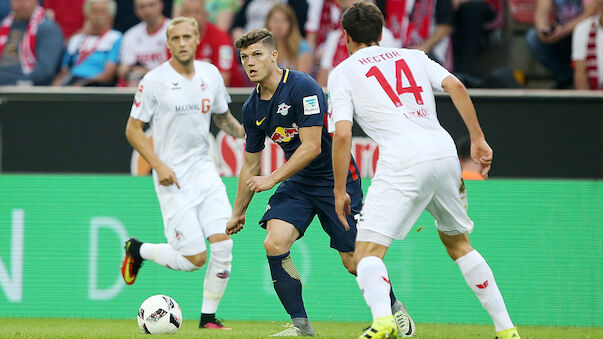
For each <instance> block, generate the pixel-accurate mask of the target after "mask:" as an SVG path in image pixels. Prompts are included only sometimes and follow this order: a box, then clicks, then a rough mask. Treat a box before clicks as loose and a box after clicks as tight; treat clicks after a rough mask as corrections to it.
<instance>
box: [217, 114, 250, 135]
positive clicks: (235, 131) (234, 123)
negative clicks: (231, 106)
mask: <svg viewBox="0 0 603 339" xmlns="http://www.w3.org/2000/svg"><path fill="white" fill-rule="evenodd" d="M213 118H214V122H215V123H216V126H218V128H220V129H221V130H223V131H224V132H225V133H226V134H228V135H230V136H232V137H235V138H241V139H242V138H245V129H244V128H243V125H241V123H240V122H239V121H238V120H237V119H235V117H234V116H232V114H231V113H230V110H228V111H226V113H224V114H214V115H213Z"/></svg>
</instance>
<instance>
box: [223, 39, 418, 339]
mask: <svg viewBox="0 0 603 339" xmlns="http://www.w3.org/2000/svg"><path fill="white" fill-rule="evenodd" d="M235 46H236V47H237V49H239V51H240V54H241V62H242V64H243V67H244V68H245V71H246V72H247V75H248V76H249V79H250V80H251V81H253V82H255V83H257V84H258V85H257V87H256V89H255V90H254V91H253V93H252V94H251V95H250V97H249V98H248V99H247V101H246V102H245V104H244V105H243V126H244V127H245V132H246V135H247V137H246V138H247V142H246V146H245V160H244V163H243V167H242V168H241V172H240V174H239V184H238V189H237V196H236V199H235V203H234V208H233V214H232V217H231V219H230V220H229V221H228V223H227V226H226V232H227V233H228V234H234V233H237V232H239V231H240V230H241V229H242V228H243V226H244V224H245V211H246V210H247V207H248V206H249V203H250V201H251V199H252V197H253V194H254V193H255V192H262V191H266V190H269V189H271V188H272V187H274V186H275V185H276V184H278V183H281V184H280V186H279V187H278V189H277V190H276V192H275V193H274V195H273V196H272V197H271V198H270V200H269V204H268V208H267V210H266V213H265V214H264V216H263V217H262V218H261V220H260V225H261V226H262V227H264V228H266V231H267V234H266V239H265V241H264V247H265V249H266V254H267V259H268V263H269V266H270V272H271V275H272V280H273V282H274V289H275V290H276V293H277V295H278V296H279V299H280V300H281V303H282V304H283V306H284V307H285V310H286V311H287V313H289V315H290V316H291V319H292V325H291V326H290V327H289V328H287V329H286V330H284V331H282V332H279V333H277V334H275V335H274V336H312V335H314V330H313V328H312V325H311V324H310V322H309V320H308V316H307V314H306V310H305V308H304V304H303V300H302V283H301V277H300V275H299V273H298V271H297V269H296V267H295V265H294V264H293V261H292V260H291V257H290V255H289V251H290V248H291V246H292V245H293V243H294V242H295V241H296V240H297V239H299V238H301V237H302V236H303V235H304V232H305V231H306V229H307V228H308V226H309V225H310V223H311V221H312V219H313V218H314V216H315V215H318V218H319V220H320V223H321V224H322V227H323V229H324V230H325V232H327V234H328V235H329V236H330V238H331V247H332V248H334V249H335V250H337V251H339V254H340V255H341V260H342V262H343V265H344V266H345V267H346V268H347V269H348V271H349V272H350V273H352V274H356V268H355V267H354V264H353V261H352V259H353V254H354V241H355V237H356V222H355V219H354V215H356V214H358V212H359V211H360V209H361V207H362V188H361V183H360V178H359V177H358V167H357V166H356V163H355V162H354V160H353V159H351V161H350V164H349V170H348V175H347V192H348V194H349V195H350V197H351V208H350V209H351V210H350V212H351V213H349V214H350V215H349V216H348V225H349V226H344V225H343V224H342V223H341V221H340V220H339V219H338V218H337V215H336V213H335V205H334V201H335V200H334V195H333V169H332V165H331V136H330V135H329V133H328V132H327V127H326V119H327V115H326V112H327V100H326V96H325V94H324V92H323V91H322V88H321V87H320V86H319V85H318V83H316V81H315V80H314V79H312V78H311V77H310V76H309V75H307V74H305V73H302V72H297V71H294V70H290V69H281V68H279V67H278V65H277V58H278V51H276V49H275V44H274V37H273V36H272V33H271V32H270V31H268V30H267V29H257V30H253V31H250V32H248V33H247V34H245V35H243V36H242V37H241V38H240V39H239V40H237V42H236V43H235ZM266 136H268V137H269V138H270V139H272V141H274V142H276V143H278V144H279V145H280V146H281V148H282V149H283V151H284V153H285V158H286V159H287V162H286V163H285V164H284V165H283V166H281V167H280V168H278V169H277V170H275V171H274V172H272V173H271V174H270V175H267V176H261V175H260V170H261V159H262V150H263V149H264V142H265V139H266ZM391 300H392V310H393V313H394V314H397V315H398V317H399V319H400V324H401V326H402V327H403V332H405V333H406V332H408V333H409V335H410V334H414V324H412V320H411V319H410V317H409V316H408V315H407V313H406V310H405V308H404V306H403V305H402V304H401V303H400V302H399V301H397V299H396V298H395V297H393V293H392V298H391ZM409 330H410V331H409Z"/></svg>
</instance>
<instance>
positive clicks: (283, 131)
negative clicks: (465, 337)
mask: <svg viewBox="0 0 603 339" xmlns="http://www.w3.org/2000/svg"><path fill="white" fill-rule="evenodd" d="M296 134H299V128H298V127H297V125H296V124H293V126H291V127H280V126H279V127H277V128H275V129H274V132H273V133H272V136H270V139H272V141H274V142H276V143H279V144H280V143H283V142H289V141H291V139H293V138H294V137H295V135H296Z"/></svg>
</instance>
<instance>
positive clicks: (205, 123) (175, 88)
mask: <svg viewBox="0 0 603 339" xmlns="http://www.w3.org/2000/svg"><path fill="white" fill-rule="evenodd" d="M194 65H195V75H194V77H193V78H192V79H191V80H189V79H186V78H185V77H183V76H182V75H180V74H179V73H178V72H176V71H175V70H174V68H172V66H171V65H170V63H169V62H164V63H163V64H161V65H160V66H159V67H157V68H155V69H153V70H151V71H150V72H148V73H147V74H145V76H144V78H143V79H142V80H141V81H140V84H139V85H138V89H137V92H136V95H135V96H134V103H133V104H132V109H131V111H130V116H131V117H132V118H135V119H137V120H140V121H143V122H148V123H150V125H151V128H152V135H153V147H154V149H155V153H156V154H157V156H158V157H159V159H161V161H163V162H164V163H165V164H166V165H167V166H169V167H170V168H171V169H172V170H173V171H174V172H175V173H176V178H177V179H178V182H179V183H180V186H181V187H184V186H185V185H186V186H189V185H187V184H191V183H196V182H198V181H199V180H201V179H202V176H200V175H199V173H198V171H195V170H194V169H195V168H197V169H198V168H199V166H200V164H201V163H204V164H207V163H211V164H212V167H214V165H213V161H212V159H211V157H210V156H209V154H208V152H209V137H210V136H209V133H210V132H209V128H210V123H211V114H223V113H226V112H227V111H228V103H230V101H231V100H230V95H229V94H228V92H227V91H226V87H225V86H224V80H222V76H221V75H220V72H219V71H218V69H217V68H216V67H215V66H214V65H212V64H209V63H206V62H202V61H195V62H194ZM155 185H157V180H155ZM189 187H190V186H189Z"/></svg>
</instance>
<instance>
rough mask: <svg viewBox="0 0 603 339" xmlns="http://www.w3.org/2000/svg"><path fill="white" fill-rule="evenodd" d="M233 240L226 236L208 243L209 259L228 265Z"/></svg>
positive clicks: (230, 258) (230, 259)
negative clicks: (221, 239) (224, 238)
mask: <svg viewBox="0 0 603 339" xmlns="http://www.w3.org/2000/svg"><path fill="white" fill-rule="evenodd" d="M232 247H233V241H232V239H230V238H228V239H226V240H223V241H218V242H214V243H211V244H209V249H210V260H212V261H213V262H217V263H220V264H223V265H230V263H231V261H232Z"/></svg>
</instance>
